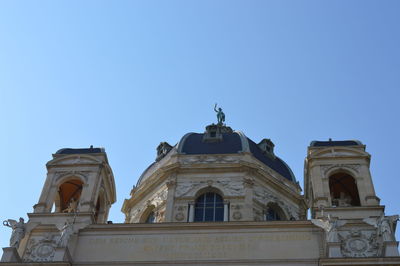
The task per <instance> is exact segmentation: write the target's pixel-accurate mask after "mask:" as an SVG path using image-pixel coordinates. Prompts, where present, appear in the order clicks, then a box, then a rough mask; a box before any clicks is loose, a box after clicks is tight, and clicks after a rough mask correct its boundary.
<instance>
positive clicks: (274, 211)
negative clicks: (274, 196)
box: [265, 203, 286, 221]
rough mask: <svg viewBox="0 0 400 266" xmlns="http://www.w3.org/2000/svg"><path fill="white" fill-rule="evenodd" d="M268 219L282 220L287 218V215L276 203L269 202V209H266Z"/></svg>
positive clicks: (266, 218)
mask: <svg viewBox="0 0 400 266" xmlns="http://www.w3.org/2000/svg"><path fill="white" fill-rule="evenodd" d="M265 220H266V221H282V220H286V217H285V215H284V213H283V211H282V209H281V208H280V207H279V206H278V205H277V204H276V203H269V204H268V205H267V210H266V211H265Z"/></svg>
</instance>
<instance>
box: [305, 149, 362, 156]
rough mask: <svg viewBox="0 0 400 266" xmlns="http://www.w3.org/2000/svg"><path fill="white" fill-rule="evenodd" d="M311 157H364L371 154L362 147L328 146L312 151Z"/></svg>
mask: <svg viewBox="0 0 400 266" xmlns="http://www.w3.org/2000/svg"><path fill="white" fill-rule="evenodd" d="M310 156H311V157H360V156H362V157H364V156H369V154H368V153H367V152H365V151H362V150H360V149H354V148H348V147H328V148H324V149H318V150H316V151H313V152H311V154H310Z"/></svg>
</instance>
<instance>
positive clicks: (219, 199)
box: [215, 194, 223, 203]
mask: <svg viewBox="0 0 400 266" xmlns="http://www.w3.org/2000/svg"><path fill="white" fill-rule="evenodd" d="M215 195H216V197H215V202H221V203H222V202H223V200H222V197H221V196H220V195H218V194H215Z"/></svg>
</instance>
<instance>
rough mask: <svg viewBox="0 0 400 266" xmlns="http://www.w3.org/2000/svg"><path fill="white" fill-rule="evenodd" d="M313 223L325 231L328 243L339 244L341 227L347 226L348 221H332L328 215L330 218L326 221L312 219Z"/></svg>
mask: <svg viewBox="0 0 400 266" xmlns="http://www.w3.org/2000/svg"><path fill="white" fill-rule="evenodd" d="M311 222H312V223H313V224H315V225H316V226H318V227H321V228H322V229H324V231H325V233H326V241H327V242H338V241H339V237H338V231H337V229H338V228H339V227H342V226H343V225H345V224H346V221H343V220H332V219H331V216H330V215H329V214H328V218H325V219H311Z"/></svg>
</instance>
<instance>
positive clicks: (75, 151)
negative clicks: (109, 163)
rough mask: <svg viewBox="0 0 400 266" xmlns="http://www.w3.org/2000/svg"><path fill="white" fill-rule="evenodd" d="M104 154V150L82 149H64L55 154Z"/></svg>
mask: <svg viewBox="0 0 400 266" xmlns="http://www.w3.org/2000/svg"><path fill="white" fill-rule="evenodd" d="M101 152H104V148H93V147H90V148H82V149H71V148H64V149H60V150H58V151H57V152H56V154H85V153H101Z"/></svg>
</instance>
